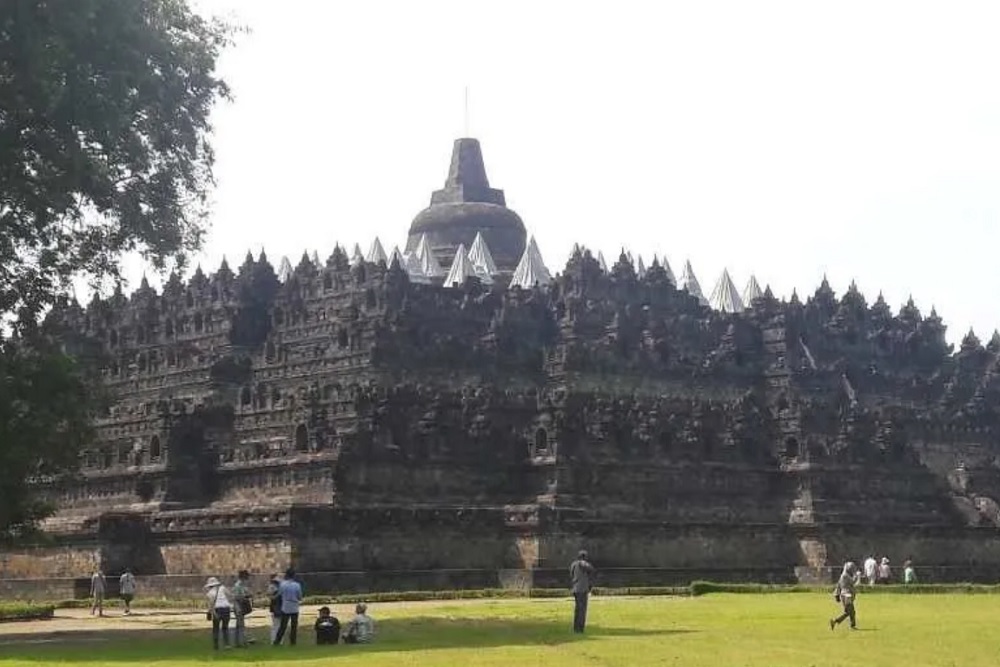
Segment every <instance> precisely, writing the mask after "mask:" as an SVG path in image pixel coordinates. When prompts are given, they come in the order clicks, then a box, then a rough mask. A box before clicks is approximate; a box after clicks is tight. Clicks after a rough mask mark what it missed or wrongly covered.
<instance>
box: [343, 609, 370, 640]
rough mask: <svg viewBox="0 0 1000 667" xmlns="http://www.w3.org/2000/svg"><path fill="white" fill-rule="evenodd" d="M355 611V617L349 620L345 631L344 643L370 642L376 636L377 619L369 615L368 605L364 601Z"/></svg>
mask: <svg viewBox="0 0 1000 667" xmlns="http://www.w3.org/2000/svg"><path fill="white" fill-rule="evenodd" d="M354 612H355V613H354V618H352V619H351V620H350V621H348V622H347V629H346V630H345V631H344V643H345V644H368V643H370V642H371V641H372V639H374V638H375V621H374V620H372V617H371V616H369V615H368V605H366V604H365V603H364V602H362V603H360V604H358V606H357V607H355V608H354Z"/></svg>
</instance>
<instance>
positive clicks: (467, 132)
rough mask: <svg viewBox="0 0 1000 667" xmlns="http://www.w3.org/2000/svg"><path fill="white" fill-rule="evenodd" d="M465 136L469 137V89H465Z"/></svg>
mask: <svg viewBox="0 0 1000 667" xmlns="http://www.w3.org/2000/svg"><path fill="white" fill-rule="evenodd" d="M465 136H466V137H468V136H469V87H468V86H466V87H465Z"/></svg>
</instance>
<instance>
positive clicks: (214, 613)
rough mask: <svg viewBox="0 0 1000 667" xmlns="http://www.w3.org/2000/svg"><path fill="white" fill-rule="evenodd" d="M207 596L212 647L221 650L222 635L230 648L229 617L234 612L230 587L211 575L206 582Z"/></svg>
mask: <svg viewBox="0 0 1000 667" xmlns="http://www.w3.org/2000/svg"><path fill="white" fill-rule="evenodd" d="M205 597H206V598H208V618H209V619H210V620H211V621H212V648H214V649H215V650H219V636H220V635H221V636H222V643H223V644H224V645H225V647H226V648H229V617H230V615H231V614H232V604H231V603H230V602H229V589H227V588H226V587H225V586H223V585H222V582H221V581H219V580H218V579H216V578H215V577H209V578H208V581H206V582H205Z"/></svg>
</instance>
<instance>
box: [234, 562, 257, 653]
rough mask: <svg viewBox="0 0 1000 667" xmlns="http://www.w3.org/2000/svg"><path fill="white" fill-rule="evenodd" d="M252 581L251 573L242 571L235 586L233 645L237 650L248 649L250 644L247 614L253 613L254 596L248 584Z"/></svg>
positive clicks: (237, 576)
mask: <svg viewBox="0 0 1000 667" xmlns="http://www.w3.org/2000/svg"><path fill="white" fill-rule="evenodd" d="M249 580H250V573H249V572H247V571H246V570H240V571H239V572H238V573H237V574H236V583H235V584H233V614H234V615H235V616H236V634H235V638H234V640H233V644H234V645H235V646H236V648H246V647H247V645H248V644H249V643H250V641H249V637H248V636H247V622H246V617H247V614H249V613H250V612H252V611H253V596H252V595H250V587H249V586H248V585H247V582H248V581H249Z"/></svg>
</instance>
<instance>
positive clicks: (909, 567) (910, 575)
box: [903, 558, 917, 584]
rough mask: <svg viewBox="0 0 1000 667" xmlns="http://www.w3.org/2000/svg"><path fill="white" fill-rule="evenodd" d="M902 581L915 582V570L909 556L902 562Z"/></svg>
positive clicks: (905, 582)
mask: <svg viewBox="0 0 1000 667" xmlns="http://www.w3.org/2000/svg"><path fill="white" fill-rule="evenodd" d="M903 583H904V584H915V583H917V571H916V570H914V569H913V561H912V560H910V559H909V558H907V559H906V562H905V563H903Z"/></svg>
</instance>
